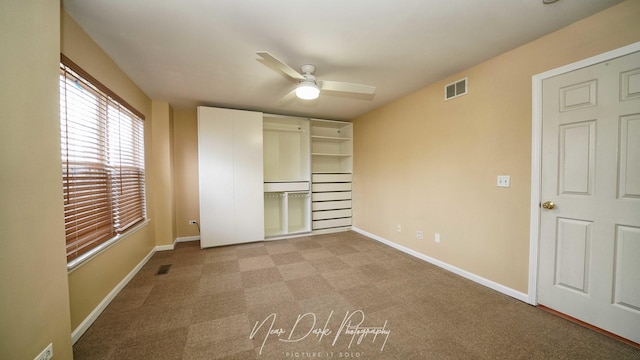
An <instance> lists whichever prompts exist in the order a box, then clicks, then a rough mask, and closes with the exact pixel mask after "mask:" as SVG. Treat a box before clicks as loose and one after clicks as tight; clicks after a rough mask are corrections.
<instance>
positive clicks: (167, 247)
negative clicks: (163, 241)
mask: <svg viewBox="0 0 640 360" xmlns="http://www.w3.org/2000/svg"><path fill="white" fill-rule="evenodd" d="M175 247H176V242H175V241H174V242H173V244H171V245H158V246H156V247H155V250H156V251H169V250H173V249H174V248H175Z"/></svg>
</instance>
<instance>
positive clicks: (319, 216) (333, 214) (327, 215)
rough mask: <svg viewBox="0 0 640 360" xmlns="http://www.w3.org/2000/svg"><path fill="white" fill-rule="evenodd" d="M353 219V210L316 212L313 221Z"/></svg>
mask: <svg viewBox="0 0 640 360" xmlns="http://www.w3.org/2000/svg"><path fill="white" fill-rule="evenodd" d="M346 217H351V209H342V210H325V211H314V212H313V220H326V219H336V218H346Z"/></svg>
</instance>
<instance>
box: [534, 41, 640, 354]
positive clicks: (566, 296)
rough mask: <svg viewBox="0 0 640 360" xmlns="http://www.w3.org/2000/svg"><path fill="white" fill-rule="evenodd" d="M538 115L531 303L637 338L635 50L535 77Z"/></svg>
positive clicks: (639, 203)
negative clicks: (538, 203) (534, 294)
mask: <svg viewBox="0 0 640 360" xmlns="http://www.w3.org/2000/svg"><path fill="white" fill-rule="evenodd" d="M542 121H543V123H542V189H541V200H542V202H543V205H544V203H547V206H546V207H547V208H546V209H545V208H544V206H543V209H542V210H541V214H540V241H539V244H540V252H539V254H540V260H539V275H538V303H539V304H541V305H545V306H547V307H550V308H552V309H555V310H557V311H559V312H562V313H564V314H567V315H570V316H572V317H575V318H577V319H579V320H582V321H585V322H587V323H590V324H592V325H594V326H597V327H599V328H602V329H604V330H607V331H609V332H612V333H614V334H617V335H619V336H622V337H624V338H627V339H630V340H632V341H635V342H640V53H632V54H630V55H626V56H624V57H621V58H616V59H613V60H611V61H607V62H604V63H600V64H596V65H592V66H589V67H586V68H583V69H579V70H575V71H573V72H570V73H566V74H562V75H558V76H556V77H552V78H549V79H546V80H544V81H543V120H542ZM548 202H552V203H553V205H551V204H549V203H548Z"/></svg>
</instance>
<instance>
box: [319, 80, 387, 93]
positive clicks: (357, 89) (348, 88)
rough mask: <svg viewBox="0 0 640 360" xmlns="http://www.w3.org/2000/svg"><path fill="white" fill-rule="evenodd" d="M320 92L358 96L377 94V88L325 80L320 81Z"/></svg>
mask: <svg viewBox="0 0 640 360" xmlns="http://www.w3.org/2000/svg"><path fill="white" fill-rule="evenodd" d="M320 90H328V91H340V92H350V93H358V94H368V95H372V94H373V93H375V92H376V87H375V86H369V85H361V84H353V83H348V82H342V81H331V80H323V81H320Z"/></svg>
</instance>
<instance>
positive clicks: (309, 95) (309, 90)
mask: <svg viewBox="0 0 640 360" xmlns="http://www.w3.org/2000/svg"><path fill="white" fill-rule="evenodd" d="M319 95H320V89H319V88H318V86H317V85H316V84H315V83H314V82H313V81H303V82H301V83H300V85H298V87H297V88H296V96H297V97H298V98H299V99H302V100H313V99H317V98H318V96H319Z"/></svg>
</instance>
